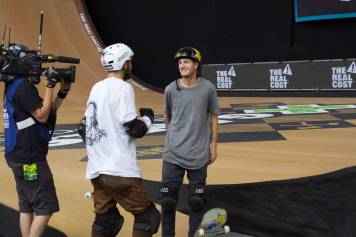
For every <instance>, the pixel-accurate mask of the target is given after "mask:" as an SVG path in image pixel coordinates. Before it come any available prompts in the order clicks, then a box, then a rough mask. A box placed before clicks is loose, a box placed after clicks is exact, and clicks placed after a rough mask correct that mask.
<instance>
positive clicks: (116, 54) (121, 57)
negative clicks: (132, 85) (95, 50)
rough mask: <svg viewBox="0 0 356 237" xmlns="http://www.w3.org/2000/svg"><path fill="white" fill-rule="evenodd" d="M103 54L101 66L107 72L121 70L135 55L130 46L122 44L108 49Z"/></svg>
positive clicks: (113, 45)
mask: <svg viewBox="0 0 356 237" xmlns="http://www.w3.org/2000/svg"><path fill="white" fill-rule="evenodd" d="M101 54H102V56H101V64H102V65H103V66H104V67H105V70H106V71H107V72H111V71H119V70H121V69H122V66H123V65H124V63H125V62H126V61H127V60H130V59H131V57H132V56H133V55H134V53H133V51H132V50H131V49H130V47H129V46H127V45H125V44H121V43H118V44H112V45H110V46H108V47H106V48H105V49H104V50H103V51H102V52H101Z"/></svg>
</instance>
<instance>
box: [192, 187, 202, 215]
mask: <svg viewBox="0 0 356 237" xmlns="http://www.w3.org/2000/svg"><path fill="white" fill-rule="evenodd" d="M205 204H206V199H205V188H203V187H200V188H192V189H190V190H189V196H188V205H189V207H190V209H191V210H192V211H195V212H198V211H202V210H203V208H204V206H205Z"/></svg>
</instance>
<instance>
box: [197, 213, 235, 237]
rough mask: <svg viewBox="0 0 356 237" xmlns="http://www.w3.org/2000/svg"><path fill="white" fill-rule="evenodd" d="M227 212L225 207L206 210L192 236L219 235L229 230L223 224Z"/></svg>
mask: <svg viewBox="0 0 356 237" xmlns="http://www.w3.org/2000/svg"><path fill="white" fill-rule="evenodd" d="M226 221H227V213H226V210H225V209H222V208H213V209H210V210H208V211H207V212H206V213H205V214H204V216H203V219H202V221H201V224H200V225H199V227H198V229H197V231H196V233H195V235H194V236H219V235H225V234H227V233H229V232H230V227H229V226H228V225H225V224H226Z"/></svg>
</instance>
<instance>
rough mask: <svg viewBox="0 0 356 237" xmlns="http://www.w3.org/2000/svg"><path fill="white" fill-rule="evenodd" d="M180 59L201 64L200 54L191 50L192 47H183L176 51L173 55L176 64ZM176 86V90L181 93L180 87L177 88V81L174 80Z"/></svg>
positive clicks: (195, 50)
mask: <svg viewBox="0 0 356 237" xmlns="http://www.w3.org/2000/svg"><path fill="white" fill-rule="evenodd" d="M182 58H188V59H191V60H193V61H194V62H197V63H199V66H200V63H201V54H200V52H199V51H198V50H197V49H195V48H193V47H183V48H180V49H178V51H177V53H176V54H175V55H174V59H175V60H176V61H177V62H178V61H179V59H182ZM176 86H177V90H178V91H181V89H180V87H179V86H178V80H176Z"/></svg>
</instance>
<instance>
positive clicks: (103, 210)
mask: <svg viewBox="0 0 356 237" xmlns="http://www.w3.org/2000/svg"><path fill="white" fill-rule="evenodd" d="M133 55H134V54H133V52H132V50H131V49H130V48H129V47H128V46H127V45H125V44H113V45H110V46H108V47H106V48H105V49H104V50H103V52H102V57H101V62H102V65H103V66H104V67H105V70H106V71H107V72H108V74H107V77H106V78H105V79H104V80H102V81H100V82H98V83H96V84H95V85H94V86H93V88H92V90H91V92H90V95H89V99H88V102H87V109H86V112H85V119H84V121H85V123H86V125H85V129H83V130H82V131H80V133H81V135H82V137H83V138H84V139H85V142H86V149H87V154H88V165H87V171H86V178H87V179H90V180H91V182H92V184H93V186H94V192H93V201H94V208H95V221H94V223H93V226H92V237H114V236H116V235H117V233H119V231H120V229H121V227H122V224H123V221H124V219H123V217H122V216H121V215H120V213H119V210H118V209H117V208H116V204H117V203H119V205H120V206H122V207H123V208H124V209H125V210H126V211H128V212H130V213H132V214H133V215H134V217H135V221H134V225H133V236H134V237H145V236H152V234H154V233H156V232H157V230H158V227H159V224H160V213H159V211H158V210H157V209H156V207H155V205H154V204H153V203H152V202H151V201H150V200H149V199H148V197H147V195H146V193H145V191H144V187H143V181H142V178H141V170H140V168H139V166H138V164H137V159H136V143H135V140H136V138H141V137H143V136H144V135H145V134H146V132H147V131H148V130H149V129H150V127H151V125H152V122H153V119H154V114H153V111H152V109H145V108H141V109H140V117H137V114H136V106H135V95H134V91H133V88H132V86H131V84H129V83H128V82H126V80H127V79H128V78H130V76H131V71H132V57H133ZM82 121H83V120H82Z"/></svg>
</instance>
